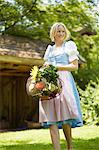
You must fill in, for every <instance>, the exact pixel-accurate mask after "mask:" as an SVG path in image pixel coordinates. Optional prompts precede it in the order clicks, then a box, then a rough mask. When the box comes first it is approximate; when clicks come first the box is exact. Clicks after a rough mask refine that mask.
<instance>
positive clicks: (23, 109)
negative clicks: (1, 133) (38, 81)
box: [0, 76, 38, 129]
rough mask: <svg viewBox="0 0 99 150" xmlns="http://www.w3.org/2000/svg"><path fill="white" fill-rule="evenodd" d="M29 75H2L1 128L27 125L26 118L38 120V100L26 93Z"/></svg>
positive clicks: (0, 96)
mask: <svg viewBox="0 0 99 150" xmlns="http://www.w3.org/2000/svg"><path fill="white" fill-rule="evenodd" d="M26 80H27V77H23V76H22V77H15V76H9V77H4V76H3V77H0V129H13V128H23V127H25V120H34V121H36V122H38V100H37V99H33V98H32V97H29V96H28V95H27V93H26V88H25V84H26Z"/></svg>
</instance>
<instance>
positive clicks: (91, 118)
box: [78, 82, 99, 125]
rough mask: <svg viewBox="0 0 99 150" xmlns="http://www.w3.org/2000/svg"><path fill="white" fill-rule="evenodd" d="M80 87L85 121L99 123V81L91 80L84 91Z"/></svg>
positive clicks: (86, 122)
mask: <svg viewBox="0 0 99 150" xmlns="http://www.w3.org/2000/svg"><path fill="white" fill-rule="evenodd" d="M78 89H79V93H80V97H81V106H82V113H83V120H84V123H85V124H96V125H99V82H98V84H96V83H95V82H90V83H89V84H88V86H87V87H86V89H85V90H84V91H83V90H82V89H80V88H78Z"/></svg>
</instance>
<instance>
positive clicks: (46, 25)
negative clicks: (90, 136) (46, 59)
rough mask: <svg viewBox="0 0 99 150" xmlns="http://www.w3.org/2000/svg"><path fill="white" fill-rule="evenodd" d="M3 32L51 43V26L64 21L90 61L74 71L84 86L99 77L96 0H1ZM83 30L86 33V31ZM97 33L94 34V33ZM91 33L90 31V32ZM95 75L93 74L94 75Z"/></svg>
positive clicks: (0, 18)
mask: <svg viewBox="0 0 99 150" xmlns="http://www.w3.org/2000/svg"><path fill="white" fill-rule="evenodd" d="M0 2H1V3H0V32H1V33H2V34H5V33H6V34H11V35H17V36H23V37H28V38H31V39H33V40H40V41H43V42H46V43H49V42H50V38H49V31H50V27H51V26H52V24H53V23H55V22H56V21H60V22H63V23H64V24H65V25H66V26H67V28H68V29H69V30H70V32H71V39H72V40H74V41H75V42H76V44H77V47H78V50H79V52H80V54H81V55H82V56H83V57H84V58H85V59H86V62H87V63H86V64H85V65H84V67H83V68H80V69H79V70H78V72H76V73H74V76H75V79H76V81H77V83H78V84H79V86H80V88H81V89H85V86H86V85H87V84H88V83H89V82H90V80H93V81H95V82H97V79H98V78H99V73H98V68H99V51H98V49H99V29H98V26H97V25H98V24H97V22H98V18H99V14H98V12H97V11H96V8H95V3H94V2H93V1H92V0H85V1H84V0H82V1H79V0H66V1H65V0H62V3H58V2H56V3H55V1H54V3H52V2H53V1H52V0H50V1H49V3H48V5H44V3H43V0H21V1H20V0H13V3H10V2H7V1H6V0H1V1H0ZM82 31H84V32H86V34H82ZM90 32H94V34H92V35H91V34H90ZM87 33H89V34H87ZM90 74H91V75H90Z"/></svg>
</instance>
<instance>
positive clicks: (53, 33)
mask: <svg viewBox="0 0 99 150" xmlns="http://www.w3.org/2000/svg"><path fill="white" fill-rule="evenodd" d="M59 26H63V28H64V30H65V38H64V41H65V40H68V39H69V38H70V32H69V30H68V29H67V28H66V26H65V24H63V23H62V22H56V23H54V24H53V25H52V27H51V29H50V38H51V40H52V42H54V36H55V32H56V31H57V28H58V27H59Z"/></svg>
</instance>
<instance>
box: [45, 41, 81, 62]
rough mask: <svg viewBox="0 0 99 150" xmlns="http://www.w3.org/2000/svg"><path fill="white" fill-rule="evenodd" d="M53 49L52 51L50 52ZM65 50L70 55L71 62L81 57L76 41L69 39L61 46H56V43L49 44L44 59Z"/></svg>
mask: <svg viewBox="0 0 99 150" xmlns="http://www.w3.org/2000/svg"><path fill="white" fill-rule="evenodd" d="M52 48H53V50H52ZM51 50H52V52H51V53H50V51H51ZM64 52H65V53H66V54H67V55H68V56H69V62H72V61H73V60H75V59H77V60H78V59H79V58H78V54H79V52H78V51H77V46H76V44H75V42H73V41H67V42H66V43H64V44H63V45H62V46H61V47H56V46H55V45H54V46H51V45H48V47H47V50H46V52H45V55H44V60H47V58H48V57H49V56H50V55H52V56H56V55H60V54H63V53H64Z"/></svg>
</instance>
